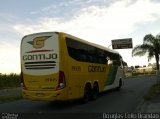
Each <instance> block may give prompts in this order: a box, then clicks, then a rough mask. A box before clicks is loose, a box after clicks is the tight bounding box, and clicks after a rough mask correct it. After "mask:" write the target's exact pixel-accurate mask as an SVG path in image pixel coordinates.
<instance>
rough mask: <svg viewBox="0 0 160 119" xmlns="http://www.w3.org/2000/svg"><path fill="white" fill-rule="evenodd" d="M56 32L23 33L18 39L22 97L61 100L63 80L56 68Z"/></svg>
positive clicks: (63, 95) (62, 74) (57, 47)
mask: <svg viewBox="0 0 160 119" xmlns="http://www.w3.org/2000/svg"><path fill="white" fill-rule="evenodd" d="M59 46H60V45H59V35H58V33H55V32H53V33H37V34H31V35H27V36H25V37H24V38H23V39H22V42H21V81H22V92H23V97H24V98H27V99H31V100H46V101H47V100H48V101H53V100H65V98H66V91H65V87H66V82H65V75H64V72H62V71H60V67H59V62H60V57H59V56H60V52H59V51H60V50H59Z"/></svg>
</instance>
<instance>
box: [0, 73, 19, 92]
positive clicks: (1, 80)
mask: <svg viewBox="0 0 160 119" xmlns="http://www.w3.org/2000/svg"><path fill="white" fill-rule="evenodd" d="M15 87H20V75H18V74H14V73H11V74H0V89H6V88H15Z"/></svg>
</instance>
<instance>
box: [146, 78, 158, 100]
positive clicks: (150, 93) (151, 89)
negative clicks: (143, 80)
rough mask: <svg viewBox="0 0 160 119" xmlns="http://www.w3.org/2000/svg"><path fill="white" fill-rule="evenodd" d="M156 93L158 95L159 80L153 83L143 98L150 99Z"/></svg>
mask: <svg viewBox="0 0 160 119" xmlns="http://www.w3.org/2000/svg"><path fill="white" fill-rule="evenodd" d="M157 95H160V81H159V82H157V83H156V84H154V85H153V86H152V87H151V88H150V89H149V91H148V93H147V94H146V95H145V96H144V99H145V100H151V99H153V98H154V97H156V96H157Z"/></svg>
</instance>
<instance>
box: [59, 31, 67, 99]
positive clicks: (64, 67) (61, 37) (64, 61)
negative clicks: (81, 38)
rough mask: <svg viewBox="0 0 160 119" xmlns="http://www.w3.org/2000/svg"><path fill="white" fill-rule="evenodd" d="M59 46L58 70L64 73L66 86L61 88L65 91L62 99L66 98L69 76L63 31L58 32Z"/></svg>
mask: <svg viewBox="0 0 160 119" xmlns="http://www.w3.org/2000/svg"><path fill="white" fill-rule="evenodd" d="M59 47H60V63H59V67H60V69H59V70H60V71H62V72H63V73H64V75H65V82H66V87H65V88H64V89H63V90H64V91H65V94H64V96H63V97H64V100H68V99H69V97H68V90H69V87H68V83H69V82H70V81H69V78H68V76H69V75H68V73H69V71H68V57H67V56H68V54H67V46H66V42H65V37H64V34H63V33H59Z"/></svg>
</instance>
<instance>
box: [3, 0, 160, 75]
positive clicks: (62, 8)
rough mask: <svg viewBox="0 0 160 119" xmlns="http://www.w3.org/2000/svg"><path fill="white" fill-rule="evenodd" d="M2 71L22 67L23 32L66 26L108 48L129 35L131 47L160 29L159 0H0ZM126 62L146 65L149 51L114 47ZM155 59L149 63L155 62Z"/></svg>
mask: <svg viewBox="0 0 160 119" xmlns="http://www.w3.org/2000/svg"><path fill="white" fill-rule="evenodd" d="M0 2H1V4H0V41H1V43H0V73H7V74H8V73H20V44H21V39H22V37H23V36H25V35H27V34H32V33H37V32H48V31H59V32H66V33H68V34H71V35H74V36H76V37H79V38H82V39H84V40H87V41H89V42H92V43H96V44H99V45H102V46H105V47H109V48H110V49H112V47H111V46H110V45H111V40H113V39H123V38H132V41H133V47H134V46H136V45H139V44H142V43H143V38H144V36H145V35H147V34H153V35H157V34H159V33H160V1H159V0H0ZM116 51H118V52H119V53H120V54H121V55H122V57H123V60H124V61H125V62H127V64H128V66H135V65H140V66H143V65H148V60H147V56H143V57H132V54H131V52H132V49H117V50H116ZM154 62H155V60H154V59H153V60H152V61H151V63H154Z"/></svg>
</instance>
